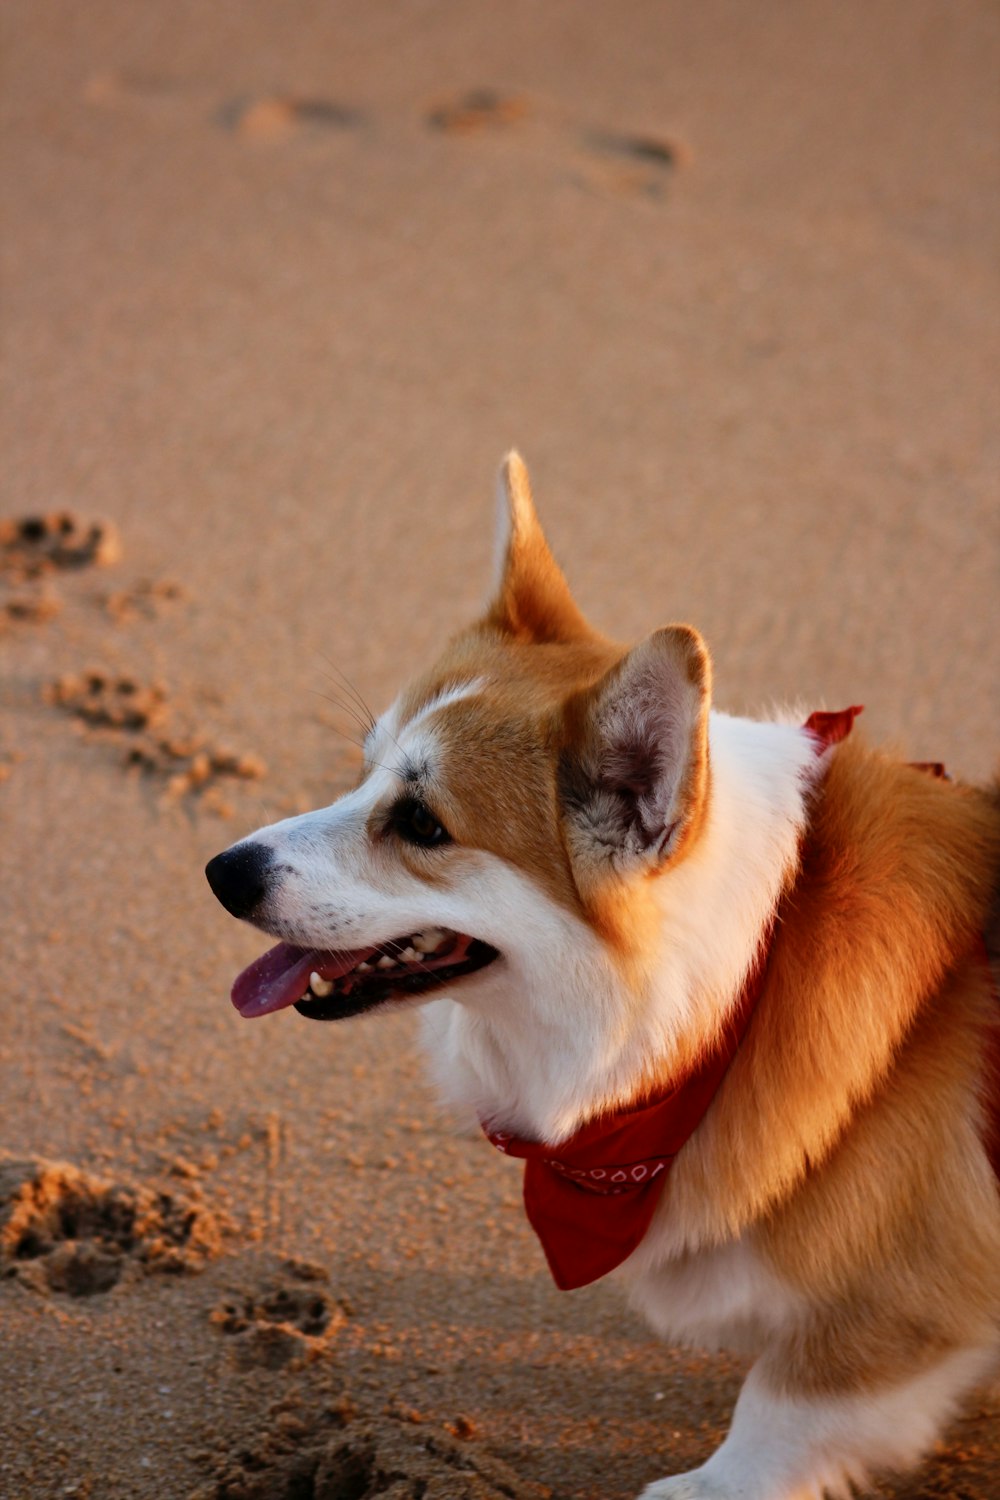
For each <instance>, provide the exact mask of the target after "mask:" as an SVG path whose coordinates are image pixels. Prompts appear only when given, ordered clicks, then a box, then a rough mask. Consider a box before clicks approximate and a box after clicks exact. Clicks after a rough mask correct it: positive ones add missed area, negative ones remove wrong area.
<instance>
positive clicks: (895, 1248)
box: [424, 471, 1000, 1393]
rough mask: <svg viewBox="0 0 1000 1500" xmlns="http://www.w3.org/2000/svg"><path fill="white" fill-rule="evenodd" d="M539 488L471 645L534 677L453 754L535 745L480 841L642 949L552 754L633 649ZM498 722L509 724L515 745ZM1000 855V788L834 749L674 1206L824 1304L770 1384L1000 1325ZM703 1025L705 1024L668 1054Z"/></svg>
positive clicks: (773, 1366)
mask: <svg viewBox="0 0 1000 1500" xmlns="http://www.w3.org/2000/svg"><path fill="white" fill-rule="evenodd" d="M526 484H527V481H526V477H525V476H523V474H521V473H518V472H515V474H514V478H513V481H512V480H511V476H510V473H509V471H508V474H507V486H508V503H509V505H510V508H511V515H512V522H511V535H510V541H509V545H508V551H507V556H506V562H505V567H504V573H503V581H502V584H501V588H500V590H499V593H498V596H497V600H496V601H495V603H494V606H493V607H492V609H491V611H490V613H489V615H488V617H487V621H486V637H485V639H486V640H488V639H489V631H490V630H491V629H492V630H495V631H496V632H497V637H498V639H497V642H496V646H495V647H494V649H495V650H496V652H498V653H500V654H501V655H502V658H503V660H502V662H501V661H499V660H495V661H491V660H490V659H489V658H490V650H489V649H487V650H486V651H485V652H484V650H483V647H484V644H485V642H484V634H483V631H482V629H480V630H479V631H477V632H473V633H472V634H471V636H467V637H465V638H464V642H463V645H462V647H461V649H462V650H464V651H466V652H467V653H468V657H467V659H466V662H465V666H466V669H467V671H469V672H484V673H485V674H486V675H488V676H490V678H491V679H492V680H493V681H496V680H498V678H499V679H502V680H503V681H504V682H505V687H506V688H507V689H508V690H509V689H510V687H511V681H512V680H511V660H512V656H513V655H514V654H515V653H519V655H518V658H517V659H518V666H519V669H520V670H517V671H515V673H514V681H513V692H512V695H511V697H510V698H508V699H507V701H504V702H498V701H493V702H491V703H490V704H489V706H488V708H486V711H485V715H484V718H483V720H479V718H478V717H477V716H478V713H479V706H478V705H471V704H470V705H469V706H468V712H467V713H466V714H464V715H463V716H462V720H463V722H461V723H459V722H458V719H457V718H456V719H455V720H453V722H454V723H455V725H456V729H455V737H454V752H455V754H456V755H458V754H461V755H464V757H465V759H466V761H467V762H468V763H467V764H465V765H464V766H463V772H464V773H465V774H463V776H462V785H463V786H464V787H466V788H468V787H472V786H475V785H476V784H477V780H478V778H480V777H481V776H483V775H484V774H486V775H488V774H489V767H490V765H491V764H492V765H493V766H494V768H497V763H498V758H500V759H502V758H503V756H504V755H505V754H506V753H510V754H515V755H517V756H518V758H519V759H518V764H519V772H518V774H519V777H520V778H521V789H520V791H519V794H518V799H517V800H518V804H519V805H518V807H516V808H514V807H512V808H511V809H510V818H509V825H508V826H509V828H515V827H519V828H520V830H521V834H520V848H519V849H518V851H517V853H516V854H515V852H514V849H513V847H512V845H511V844H510V843H508V844H507V845H506V847H504V848H502V849H501V848H500V847H498V846H497V843H496V838H495V837H494V840H493V842H492V844H488V845H487V847H495V848H496V849H497V852H502V853H505V854H507V855H508V857H510V856H512V855H513V857H515V858H516V859H517V860H518V862H519V863H520V864H521V865H522V867H524V868H527V869H528V870H529V871H531V872H532V873H533V874H534V875H535V876H536V878H539V879H540V880H541V881H542V883H543V885H544V887H545V888H546V889H547V890H549V891H550V892H551V893H552V894H554V895H556V897H557V899H559V900H562V901H563V902H564V903H565V904H567V905H570V906H573V907H574V908H575V909H577V910H578V911H579V910H582V911H583V913H584V914H585V915H586V917H587V919H588V920H590V921H591V923H592V925H594V926H595V927H596V928H597V929H598V930H599V931H600V932H601V933H602V936H604V937H605V939H606V940H609V941H610V942H611V943H612V945H613V946H615V947H616V948H617V949H618V950H619V952H620V953H621V955H622V956H623V958H624V957H625V955H627V954H629V953H631V954H633V955H634V954H635V952H636V951H637V950H638V951H641V950H642V948H643V947H644V946H645V943H644V935H645V932H646V931H648V930H651V924H652V921H653V913H652V909H651V907H646V908H645V909H644V903H643V901H642V899H641V896H640V895H639V894H638V893H637V891H636V889H635V887H634V885H633V886H632V887H631V888H628V889H626V888H624V887H623V886H622V885H621V884H620V883H618V882H615V881H609V880H607V878H606V877H605V878H603V879H601V878H598V879H595V880H594V881H593V882H592V881H590V880H589V879H588V872H587V871H586V870H584V871H581V870H580V869H579V868H574V866H573V864H572V861H571V860H570V859H569V858H568V855H567V851H566V849H565V843H564V840H563V838H562V837H561V836H559V829H560V821H559V817H558V807H557V804H556V800H555V797H556V787H555V784H554V779H553V777H552V771H551V767H552V763H553V761H554V760H555V759H556V758H557V757H558V756H559V755H560V754H563V755H565V754H583V753H586V745H587V741H588V736H589V735H590V733H591V732H592V730H591V720H592V710H593V705H594V702H595V700H596V698H597V696H598V695H599V694H600V692H601V690H602V685H603V681H604V678H605V676H606V675H607V674H611V675H613V674H614V673H616V672H619V671H620V670H622V664H623V662H624V661H625V652H624V650H623V649H622V648H621V647H616V646H613V645H612V643H610V642H607V641H605V640H604V638H603V637H601V636H599V635H597V634H596V633H595V632H593V631H590V630H589V628H588V627H587V626H586V623H585V622H584V621H583V619H582V617H581V616H580V614H579V612H578V611H577V609H576V606H575V605H574V604H573V603H572V599H571V596H570V595H569V590H568V586H567V585H566V581H565V579H564V578H563V575H562V574H561V572H559V570H558V568H557V567H556V565H555V563H554V562H553V561H552V558H551V554H550V553H549V551H548V547H547V545H546V544H545V542H544V538H543V537H542V533H541V530H540V528H539V526H538V523H537V521H536V520H535V519H534V512H533V510H532V509H531V503H530V492H528V491H527V489H526ZM677 639H678V643H679V644H680V642H682V641H684V640H685V635H684V628H683V627H681V628H680V629H678V631H677ZM686 639H687V644H686V649H687V650H688V651H689V653H690V658H689V659H690V670H691V674H692V679H693V680H694V679H695V678H698V677H700V679H701V681H702V682H703V684H704V687H705V698H706V705H707V696H708V682H709V672H710V669H709V665H708V659H707V653H705V652H704V648H703V646H702V644H701V642H700V638H699V637H698V636H697V633H696V632H694V631H690V632H688V633H687V638H686ZM515 642H516V645H513V644H512V643H515ZM470 658H471V659H470ZM501 668H502V670H498V669H501ZM449 670H454V666H453V665H452V664H447V665H446V666H445V676H446V675H447V672H448V671H449ZM443 685H444V681H443V678H442V679H441V680H440V682H439V686H443ZM428 690H429V691H434V690H435V685H434V684H431V685H429V688H428V687H425V689H424V691H428ZM560 705H561V706H560ZM484 707H485V705H484ZM525 714H527V715H528V717H529V719H530V718H532V717H533V719H534V722H533V724H532V725H531V726H530V727H529V725H527V724H525V723H524V715H525ZM539 720H543V721H544V723H545V730H544V731H543V732H542V733H541V734H539V733H538V722H539ZM519 722H520V724H521V726H522V729H523V730H524V733H523V734H519V733H518V731H517V727H516V726H517V725H518V724H519ZM490 725H492V726H496V725H503V726H504V731H503V733H504V734H505V735H506V736H508V737H509V743H508V744H507V745H505V746H500V745H498V744H497V743H496V733H497V731H496V729H495V728H494V729H493V733H492V736H491V733H490V729H489V727H488V726H490ZM553 735H554V736H555V737H556V738H555V741H554V742H551V736H553ZM491 738H492V741H493V742H492V743H491ZM460 744H461V745H463V746H464V747H465V748H464V749H463V750H461V751H460V750H459V748H458V747H459V745H460ZM473 747H474V748H473ZM694 752H695V753H694V754H693V756H692V762H691V766H690V769H689V775H688V780H687V784H686V786H685V789H684V799H683V800H684V805H685V809H686V811H685V821H686V827H685V837H684V839H683V840H682V842H681V845H680V847H679V848H678V850H677V857H682V856H683V851H684V848H685V847H690V846H691V844H692V843H693V842H694V841H696V839H697V835H698V832H699V830H700V826H701V820H702V817H703V813H704V809H705V807H706V806H707V796H708V786H709V776H710V767H709V763H708V754H707V738H706V736H705V734H704V729H703V727H702V729H701V731H700V732H699V734H698V735H697V736H696V737H695V740H694ZM473 762H475V764H474V763H473ZM526 767H527V775H528V783H529V784H528V786H527V787H525V785H524V777H525V768H526ZM506 779H507V778H506V776H505V775H504V774H503V772H501V774H500V775H499V776H496V775H494V776H493V777H491V778H490V781H491V784H492V785H493V786H496V785H502V784H505V783H506ZM528 807H530V809H531V811H530V814H528V813H527V812H526V809H527V808H528ZM540 808H543V809H544V817H543V818H542V819H539V817H538V812H539V809H540ZM483 821H484V823H485V822H487V821H488V819H486V818H485V817H484V820H483ZM506 821H507V820H505V822H506ZM529 827H530V830H531V833H530V836H529V834H528V829H529ZM477 836H480V837H481V836H482V835H481V832H480V831H479V830H477ZM553 851H558V858H557V859H556V861H555V862H553ZM998 871H1000V808H998V805H997V800H996V798H995V797H994V798H993V799H992V800H991V799H990V798H989V797H988V796H987V795H985V794H982V793H979V792H977V791H975V790H972V789H968V788H963V787H955V786H951V785H949V784H946V783H943V782H941V781H938V780H935V779H934V778H932V777H930V776H927V775H923V774H921V773H919V772H918V771H916V770H913V769H911V768H909V767H907V766H905V765H900V764H898V763H896V762H893V761H892V760H890V759H888V758H887V757H885V756H883V755H880V754H878V753H876V752H874V751H872V750H870V749H868V748H866V747H865V746H864V744H863V743H862V742H861V740H860V739H858V738H857V737H855V738H853V739H851V740H849V741H847V742H845V743H844V744H842V745H841V746H839V747H838V748H837V749H836V751H835V752H834V753H833V754H832V756H831V764H830V766H829V769H828V770H827V772H826V775H825V777H824V779H823V782H822V786H821V790H820V792H819V793H818V795H817V799H816V805H815V807H814V809H813V816H812V819H811V827H810V832H809V836H808V840H807V842H806V846H805V849H804V851H803V861H802V868H801V870H800V872H799V875H798V878H797V879H796V881H795V883H794V885H793V887H792V889H791V890H790V891H789V892H788V893H787V894H786V897H785V899H784V901H783V903H782V907H781V910H780V913H779V920H778V924H777V929H776V935H775V939H774V942H773V946H772V950H771V955H770V960H769V969H768V976H767V981H766V986H765V990H764V993H763V996H762V998H761V1001H760V1003H759V1005H758V1008H757V1011H756V1014H755V1017H754V1020H753V1023H752V1026H751V1029H750V1032H749V1034H748V1036H747V1038H746V1039H745V1041H744V1044H743V1047H742V1049H741V1051H740V1053H739V1054H738V1055H737V1058H736V1060H735V1062H734V1063H733V1065H732V1067H731V1068H730V1071H729V1074H728V1076H727V1078H726V1080H725V1082H724V1085H723V1088H722V1090H721V1091H720V1094H719V1095H718V1097H717V1099H716V1101H715V1103H714V1105H713V1108H712V1109H711V1111H710V1113H709V1115H708V1117H707V1118H706V1120H705V1121H704V1123H703V1124H702V1126H701V1128H700V1129H699V1130H698V1131H697V1132H696V1134H695V1135H694V1137H693V1138H692V1140H691V1141H690V1142H689V1144H688V1146H687V1147H686V1148H685V1150H684V1151H683V1152H682V1153H681V1156H680V1158H679V1159H678V1161H677V1163H676V1164H675V1167H674V1170H673V1172H672V1175H671V1177H670V1179H669V1181H668V1185H667V1191H666V1193H665V1195H664V1200H663V1203H662V1205H661V1210H660V1214H661V1216H662V1218H663V1219H664V1220H668V1219H669V1220H670V1221H671V1222H672V1223H683V1224H685V1225H686V1226H688V1234H689V1236H690V1239H689V1244H690V1248H692V1249H694V1248H695V1247H696V1246H697V1245H698V1244H700V1243H706V1242H719V1241H722V1240H725V1239H728V1238H731V1237H733V1236H736V1235H739V1234H741V1233H745V1232H747V1231H748V1229H749V1230H750V1231H751V1233H753V1235H754V1237H755V1239H756V1242H757V1244H758V1247H759V1249H760V1251H761V1252H762V1254H763V1255H764V1257H765V1258H766V1259H767V1260H768V1261H770V1262H771V1264H772V1265H773V1267H774V1269H775V1270H776V1271H777V1272H778V1274H779V1275H780V1276H781V1277H782V1278H783V1279H784V1280H785V1281H786V1282H788V1283H790V1284H791V1285H793V1286H798V1287H799V1288H800V1289H801V1291H802V1292H803V1293H806V1294H808V1298H809V1300H810V1302H811V1306H812V1311H811V1313H810V1314H809V1316H808V1317H807V1318H806V1319H805V1320H804V1321H803V1322H802V1323H801V1324H799V1325H798V1326H797V1327H796V1330H795V1333H794V1334H790V1335H788V1336H787V1337H786V1338H785V1339H784V1340H783V1341H782V1342H781V1344H780V1345H777V1346H774V1347H772V1348H771V1350H770V1352H769V1354H768V1356H767V1359H766V1361H765V1365H764V1373H766V1374H767V1375H768V1376H769V1377H770V1379H771V1381H772V1383H773V1384H774V1385H775V1386H776V1387H780V1388H782V1389H786V1390H789V1391H798V1392H800V1393H805V1392H819V1391H823V1392H833V1391H845V1390H858V1389H862V1388H867V1387H873V1386H878V1385H886V1384H891V1383H892V1382H893V1381H896V1380H899V1379H901V1378H906V1377H908V1376H910V1375H912V1374H914V1373H916V1372H917V1371H918V1370H919V1369H922V1368H925V1367H928V1366H930V1365H931V1364H933V1363H934V1361H935V1360H937V1359H939V1358H940V1357H942V1355H944V1354H946V1353H948V1352H949V1351H950V1350H953V1349H958V1348H962V1347H967V1346H969V1345H975V1344H977V1343H984V1344H985V1343H988V1342H989V1341H990V1340H991V1339H995V1337H996V1327H997V1324H998V1320H1000V1196H998V1190H997V1184H996V1180H995V1178H994V1176H993V1174H992V1172H991V1171H990V1169H989V1167H988V1165H987V1163H986V1159H985V1157H984V1156H983V1154H982V1151H981V1149H979V1145H978V1143H979V1142H980V1141H981V1140H982V1138H983V1131H984V1124H983V1119H982V1103H981V1097H980V1096H981V1092H982V1086H983V1085H982V1073H983V1063H982V1059H983V1055H984V1051H985V1050H986V1049H987V1048H988V1046H989V1032H990V1028H991V1027H994V1026H995V1025H996V1024H997V1018H996V1007H995V1005H994V1004H993V1002H992V997H991V996H990V995H989V993H988V986H987V983H986V979H985V972H984V969H983V966H982V964H981V963H980V962H978V960H976V959H975V958H974V957H972V956H970V954H971V949H972V945H973V943H974V941H975V939H976V936H977V934H978V933H981V932H982V931H983V929H984V926H985V925H986V922H987V916H988V912H989V908H990V904H991V900H992V899H994V897H995V893H996V891H997V889H998V887H1000V875H998ZM711 1041H712V1039H711V1038H699V1037H691V1038H688V1039H687V1046H686V1047H684V1048H682V1057H681V1058H679V1059H676V1058H675V1060H674V1065H675V1066H677V1064H678V1062H681V1063H682V1065H683V1062H684V1061H691V1060H693V1059H694V1058H695V1057H697V1055H698V1053H699V1051H700V1050H701V1048H702V1047H704V1046H706V1045H710V1044H711ZM653 1074H655V1069H653V1070H652V1073H651V1076H650V1077H649V1078H645V1079H642V1080H637V1081H636V1084H637V1094H638V1093H640V1092H642V1091H643V1090H644V1089H646V1088H648V1087H649V1086H650V1085H651V1084H652V1083H654V1082H655V1081H661V1080H656V1079H655V1078H654V1077H653Z"/></svg>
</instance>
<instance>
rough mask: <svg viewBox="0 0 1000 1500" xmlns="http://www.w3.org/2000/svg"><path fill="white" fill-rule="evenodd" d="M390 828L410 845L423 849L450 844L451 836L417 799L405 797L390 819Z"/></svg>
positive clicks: (394, 809)
mask: <svg viewBox="0 0 1000 1500" xmlns="http://www.w3.org/2000/svg"><path fill="white" fill-rule="evenodd" d="M390 827H391V828H392V830H393V832H394V833H398V834H399V837H400V838H401V839H405V840H406V842H407V843H408V844H419V845H420V847H421V848H422V849H433V848H435V847H440V845H441V844H450V843H451V835H450V834H449V832H448V830H447V829H446V828H445V827H444V826H443V824H441V823H439V822H438V820H437V818H436V817H435V816H434V814H433V813H432V812H431V810H430V808H429V807H426V806H425V805H424V803H423V802H419V801H418V800H417V799H416V797H404V798H403V800H402V801H401V802H397V803H396V805H395V807H394V808H393V810H392V814H391V817H390Z"/></svg>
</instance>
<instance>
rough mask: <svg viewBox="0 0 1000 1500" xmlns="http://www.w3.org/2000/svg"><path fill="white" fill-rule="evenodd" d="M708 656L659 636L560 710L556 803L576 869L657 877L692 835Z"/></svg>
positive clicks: (701, 648)
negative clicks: (561, 735) (640, 872)
mask: <svg viewBox="0 0 1000 1500" xmlns="http://www.w3.org/2000/svg"><path fill="white" fill-rule="evenodd" d="M711 678H712V668H711V662H710V659H709V655H708V650H707V648H706V646H705V643H704V641H703V640H702V638H701V636H700V635H699V634H698V632H697V631H696V630H694V629H692V628H691V626H689V625H671V626H669V627H667V628H666V629H664V630H657V631H656V632H655V633H654V634H653V635H651V636H649V638H648V639H647V640H645V641H643V642H642V643H641V644H640V645H638V646H636V647H634V648H633V649H632V650H631V651H630V652H628V654H627V655H626V656H624V657H622V659H621V660H620V661H619V662H617V663H616V665H615V666H613V667H612V668H611V670H610V671H609V672H607V673H606V674H605V676H604V677H602V678H601V679H600V681H599V682H597V683H596V684H595V685H594V686H593V687H591V688H589V689H587V690H585V691H584V692H582V693H579V694H577V695H576V696H575V697H574V698H572V699H571V700H570V701H569V703H568V704H567V705H566V708H565V710H564V721H563V731H564V743H563V749H562V753H561V755H560V766H559V782H560V788H559V789H560V798H561V802H562V807H563V813H564V817H565V820H566V827H567V832H568V835H569V842H570V849H571V853H572V855H573V858H574V863H575V864H578V863H579V862H580V861H583V862H584V863H585V864H586V865H588V866H589V867H590V868H591V869H592V870H593V869H594V866H595V864H596V865H597V866H598V867H599V868H601V869H607V866H608V865H609V864H610V866H611V867H612V868H614V869H616V870H618V871H619V872H622V873H625V872H627V871H629V870H638V869H644V870H647V871H651V872H652V871H656V870H660V869H662V868H663V866H664V865H665V864H666V863H667V862H668V861H670V860H673V859H674V858H675V857H676V856H678V855H679V854H680V853H681V851H682V850H683V849H684V848H685V847H686V845H687V844H688V843H689V841H690V840H691V838H692V836H693V835H694V834H695V833H696V832H697V829H698V827H699V825H700V823H701V819H702V814H703V812H704V808H705V804H706V799H707V793H708V710H709V703H710V698H711Z"/></svg>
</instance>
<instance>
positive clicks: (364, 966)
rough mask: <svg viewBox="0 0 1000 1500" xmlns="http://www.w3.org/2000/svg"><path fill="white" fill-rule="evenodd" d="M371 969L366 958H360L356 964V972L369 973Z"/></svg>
mask: <svg viewBox="0 0 1000 1500" xmlns="http://www.w3.org/2000/svg"><path fill="white" fill-rule="evenodd" d="M371 971H372V966H371V964H370V963H369V962H368V960H367V959H366V958H363V959H362V960H361V962H360V963H359V964H358V973H359V974H370V973H371Z"/></svg>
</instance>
